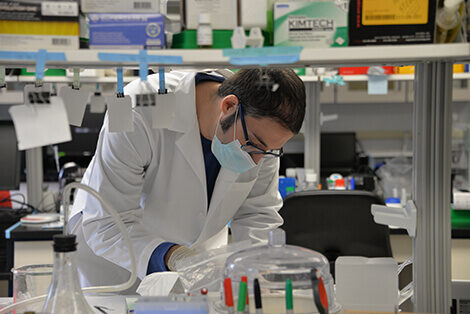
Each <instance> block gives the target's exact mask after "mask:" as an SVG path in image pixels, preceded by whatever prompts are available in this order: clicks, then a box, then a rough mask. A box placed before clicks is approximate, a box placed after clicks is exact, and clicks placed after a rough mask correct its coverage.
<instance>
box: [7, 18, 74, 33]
mask: <svg viewBox="0 0 470 314" xmlns="http://www.w3.org/2000/svg"><path fill="white" fill-rule="evenodd" d="M0 34H20V35H63V36H78V35H79V34H80V28H79V24H78V22H62V21H10V20H2V21H0Z"/></svg>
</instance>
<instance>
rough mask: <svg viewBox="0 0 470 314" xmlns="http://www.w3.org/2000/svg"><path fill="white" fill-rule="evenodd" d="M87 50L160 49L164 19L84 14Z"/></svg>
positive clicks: (156, 15)
mask: <svg viewBox="0 0 470 314" xmlns="http://www.w3.org/2000/svg"><path fill="white" fill-rule="evenodd" d="M88 20H89V30H90V41H89V42H90V48H91V49H161V48H163V47H165V18H164V16H163V15H161V14H158V13H156V14H144V13H127V14H126V13H109V14H106V13H90V14H88Z"/></svg>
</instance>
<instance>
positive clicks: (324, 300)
mask: <svg viewBox="0 0 470 314" xmlns="http://www.w3.org/2000/svg"><path fill="white" fill-rule="evenodd" d="M310 279H311V280H312V290H313V300H314V302H315V305H316V307H317V309H318V312H319V313H320V314H328V296H327V295H326V291H325V286H324V284H323V280H322V279H321V277H319V276H318V270H317V269H312V270H311V271H310Z"/></svg>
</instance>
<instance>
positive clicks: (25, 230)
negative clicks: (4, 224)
mask: <svg viewBox="0 0 470 314" xmlns="http://www.w3.org/2000/svg"><path fill="white" fill-rule="evenodd" d="M8 231H9V237H8V234H7V232H8ZM5 233H6V234H5V236H6V238H7V239H8V238H9V239H11V240H13V241H47V240H52V237H53V236H54V235H55V234H60V233H62V229H42V228H41V225H37V226H36V225H33V226H30V225H28V226H26V225H22V224H18V225H17V226H16V227H14V228H13V226H12V227H10V228H9V229H8V230H7V231H5Z"/></svg>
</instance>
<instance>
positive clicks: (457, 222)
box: [450, 209, 470, 229]
mask: <svg viewBox="0 0 470 314" xmlns="http://www.w3.org/2000/svg"><path fill="white" fill-rule="evenodd" d="M450 217H451V221H452V228H454V229H458V228H470V210H454V209H451V212H450Z"/></svg>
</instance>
